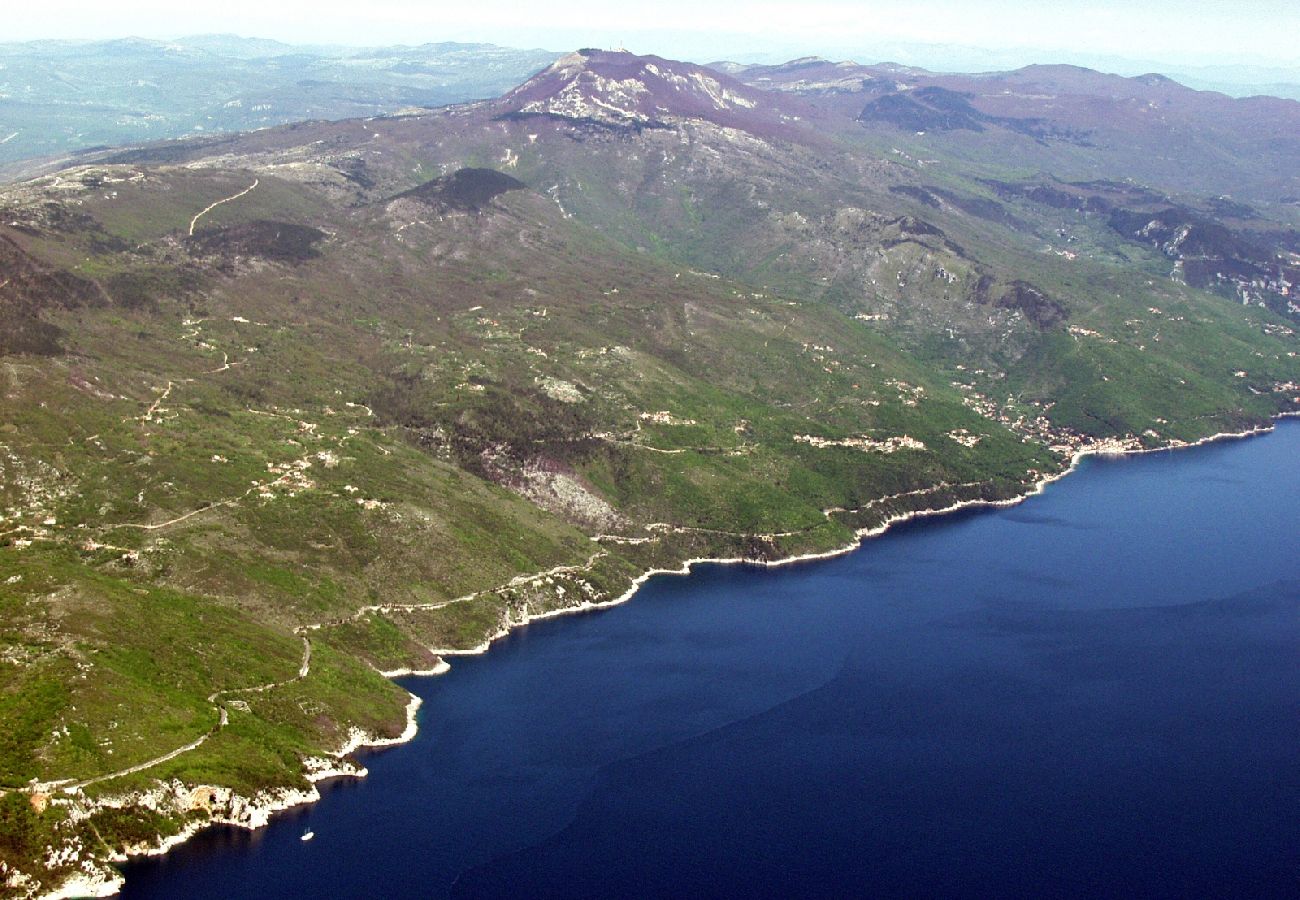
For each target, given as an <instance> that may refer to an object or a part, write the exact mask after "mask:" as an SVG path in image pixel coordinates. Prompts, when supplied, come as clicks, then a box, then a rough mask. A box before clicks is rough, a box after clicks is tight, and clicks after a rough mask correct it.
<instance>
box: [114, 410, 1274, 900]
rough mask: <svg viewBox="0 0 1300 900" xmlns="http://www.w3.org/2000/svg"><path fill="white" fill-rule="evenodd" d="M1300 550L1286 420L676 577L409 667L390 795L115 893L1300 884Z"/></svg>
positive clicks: (335, 799) (630, 892)
mask: <svg viewBox="0 0 1300 900" xmlns="http://www.w3.org/2000/svg"><path fill="white" fill-rule="evenodd" d="M1297 551H1300V422H1284V423H1282V424H1281V425H1280V426H1279V427H1278V429H1277V431H1276V432H1275V433H1273V434H1271V435H1267V436H1264V437H1258V438H1252V439H1249V440H1241V441H1229V442H1223V443H1217V444H1213V445H1209V446H1205V447H1200V448H1195V449H1190V450H1182V451H1177V452H1170V453H1158V454H1150V455H1145V456H1138V457H1127V458H1123V459H1104V460H1103V459H1090V460H1087V461H1085V462H1084V463H1083V464H1082V465H1081V467H1080V469H1079V471H1078V472H1076V473H1075V474H1073V475H1071V476H1070V477H1069V478H1066V479H1064V480H1063V481H1060V482H1058V483H1056V484H1053V485H1052V486H1050V487H1049V488H1048V489H1047V491H1046V492H1045V493H1044V494H1043V495H1041V496H1037V497H1033V498H1031V499H1029V500H1027V501H1026V502H1025V503H1023V504H1022V505H1020V506H1016V507H1013V508H1008V509H1002V510H984V511H972V512H968V513H962V514H958V515H954V516H948V517H944V518H935V519H928V520H923V521H917V522H913V523H909V524H908V525H905V526H902V527H899V528H896V529H894V530H892V531H891V532H889V533H888V534H887V535H885V536H883V537H880V538H876V539H873V540H870V541H868V542H867V543H866V544H865V545H864V546H863V547H862V548H861V549H859V550H858V551H856V552H854V553H852V554H849V555H846V556H842V557H839V558H836V559H832V560H828V561H824V562H817V563H807V564H799V565H795V566H791V567H787V568H781V569H761V568H755V567H745V566H720V565H704V566H699V567H697V568H696V570H695V571H694V573H693V574H692V575H690V576H689V577H684V578H682V577H660V578H655V579H653V580H651V581H650V582H649V583H648V584H646V586H645V587H643V588H642V590H641V591H640V592H639V593H638V594H637V595H636V597H635V599H634V600H633V601H632V602H630V603H628V604H626V605H624V606H621V607H618V608H616V609H612V610H608V611H604V612H600V613H595V614H590V615H583V616H574V617H569V618H562V619H555V620H549V621H545V622H539V623H535V624H533V625H530V626H528V627H527V628H524V629H521V630H519V631H517V632H515V633H514V634H512V635H510V636H509V637H508V638H505V639H503V640H501V641H498V642H497V643H496V644H494V645H493V647H492V650H491V652H490V653H488V654H487V655H485V656H482V657H475V658H466V659H459V660H454V661H453V667H452V671H451V672H450V674H448V675H445V676H443V677H440V678H426V679H418V678H417V679H409V680H407V681H405V682H404V683H405V684H406V685H407V687H409V688H410V690H412V691H414V692H416V693H418V694H419V695H420V696H421V697H423V698H424V701H425V703H424V707H423V709H422V711H421V714H420V725H421V727H420V733H419V736H418V737H417V738H416V739H415V740H414V741H413V742H412V743H410V744H406V745H404V746H400V747H396V748H392V749H389V750H385V751H382V752H378V753H374V754H371V755H369V756H367V757H366V758H365V762H366V764H367V765H368V766H369V768H370V776H369V777H368V778H366V779H364V780H362V781H338V782H335V783H333V784H332V785H328V786H325V789H324V794H325V796H324V799H323V800H322V801H321V802H320V803H319V804H317V805H315V806H313V807H309V808H304V809H301V810H298V811H294V812H290V813H286V814H283V815H281V816H279V817H277V818H276V819H275V820H274V822H273V823H272V824H271V826H270V827H268V828H267V829H265V830H263V831H260V832H257V833H252V834H249V833H247V832H243V831H238V830H236V829H216V830H213V831H210V832H207V833H205V834H203V835H201V836H199V837H198V838H196V839H195V840H193V841H191V842H190V843H188V844H186V845H185V846H183V847H181V848H179V849H177V850H175V851H173V852H172V853H170V854H169V855H167V856H166V857H163V858H161V859H151V860H147V861H143V862H138V863H132V864H130V865H129V866H127V867H126V875H127V881H126V887H125V890H124V892H123V897H125V898H130V900H138V898H146V897H147V898H158V897H168V898H171V897H184V898H223V900H229V898H245V897H247V898H254V897H256V898H262V897H290V898H298V897H301V898H312V900H320V898H339V897H382V898H437V897H511V898H531V897H620V898H628V897H666V896H680V897H688V896H689V897H694V896H700V897H791V896H812V897H858V896H907V897H917V896H971V895H993V896H1024V895H1030V896H1082V895H1090V896H1096V895H1105V896H1126V897H1137V896H1143V897H1151V896H1184V897H1185V896H1197V897H1205V896H1233V897H1245V896H1283V895H1290V896H1300V555H1297ZM306 829H311V830H313V831H314V832H315V839H314V840H312V841H310V842H303V841H301V840H300V839H299V838H300V836H301V835H302V833H303V832H304V831H305V830H306Z"/></svg>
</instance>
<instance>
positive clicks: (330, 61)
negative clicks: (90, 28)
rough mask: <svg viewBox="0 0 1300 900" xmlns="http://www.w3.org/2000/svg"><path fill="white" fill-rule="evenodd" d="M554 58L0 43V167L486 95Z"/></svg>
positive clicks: (439, 51) (500, 51) (194, 43)
mask: <svg viewBox="0 0 1300 900" xmlns="http://www.w3.org/2000/svg"><path fill="white" fill-rule="evenodd" d="M555 57H556V54H554V53H549V52H547V51H544V50H514V49H509V48H505V47H496V46H493V45H491V44H456V43H441V44H424V45H421V46H414V47H380V48H349V47H308V46H295V45H291V44H283V43H280V42H278V41H267V40H258V39H250V38H241V37H237V36H234V35H200V36H195V37H189V38H181V39H179V40H176V41H153V40H143V39H139V38H130V39H123V40H112V41H33V42H28V43H0V171H3V170H4V169H6V168H7V169H8V170H9V171H11V172H21V171H23V170H24V166H22V165H21V163H22V162H23V161H25V160H30V159H37V158H50V157H66V156H67V155H69V154H75V153H78V152H81V151H84V150H87V149H89V148H94V147H103V146H106V145H117V144H123V143H129V142H131V141H147V140H159V139H162V138H174V137H182V136H184V135H187V134H205V133H210V132H229V131H244V130H248V129H251V128H265V127H268V126H271V125H279V124H282V123H285V122H295V121H299V120H301V119H311V118H319V119H343V118H348V117H351V116H369V115H379V114H384V113H391V112H396V111H398V110H401V109H405V108H408V107H423V106H441V105H443V104H447V103H454V102H459V101H463V100H469V99H474V98H478V97H494V96H496V95H498V94H500V93H501V92H502V91H505V90H507V89H508V88H511V87H513V86H514V85H516V84H518V83H519V82H520V81H521V80H523V79H524V78H526V77H528V76H529V75H531V74H532V73H534V72H536V71H537V70H538V69H541V68H543V67H545V66H546V65H548V64H549V63H550V62H551V61H553V60H554V59H555Z"/></svg>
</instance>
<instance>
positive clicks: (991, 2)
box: [0, 0, 1300, 68]
mask: <svg viewBox="0 0 1300 900" xmlns="http://www.w3.org/2000/svg"><path fill="white" fill-rule="evenodd" d="M13 6H14V7H16V8H10V9H8V10H6V11H5V14H4V17H3V24H2V25H0V40H27V39H33V38H42V37H79V38H101V37H122V36H126V35H138V36H141V37H154V38H171V37H178V36H181V35H185V34H195V33H203V32H234V33H238V34H242V35H245V36H257V37H272V38H277V39H280V40H284V41H291V42H299V43H304V42H305V43H311V42H322V43H324V42H329V43H346V44H353V45H357V44H390V43H405V44H418V43H424V42H427V41H442V40H466V41H490V42H493V43H500V44H507V45H512V46H525V47H545V48H547V49H553V50H565V49H572V48H575V47H579V46H597V47H611V46H626V47H628V49H631V50H636V51H638V52H653V53H658V54H660V55H664V56H680V57H687V58H694V59H699V60H710V59H721V58H727V57H730V58H739V57H755V56H756V55H764V56H786V57H788V56H791V55H803V54H814V53H815V54H820V55H826V56H835V57H840V58H843V57H851V56H857V57H859V58H863V61H870V60H868V59H866V58H865V57H869V56H870V55H871V54H872V52H873V51H874V50H876V49H877V48H880V49H893V48H902V47H905V45H908V44H917V43H920V44H930V45H934V44H951V45H959V46H962V47H972V48H984V49H987V50H999V51H1013V52H1012V54H1011V56H1013V57H1015V58H1016V59H1018V60H1021V61H1031V60H1038V61H1050V58H1052V57H1053V56H1055V58H1065V57H1066V56H1070V57H1074V58H1078V57H1081V56H1084V57H1094V58H1103V57H1107V56H1111V57H1126V58H1129V59H1137V60H1153V61H1157V60H1158V61H1161V62H1164V63H1167V64H1170V65H1174V66H1177V65H1182V66H1190V65H1219V64H1225V63H1226V64H1234V63H1235V64H1251V65H1263V66H1268V65H1272V66H1284V67H1287V68H1300V49H1298V47H1300V43H1298V42H1297V41H1298V38H1300V0H1141V2H1135V0H968V2H953V0H808V2H772V0H753V2H747V0H660V2H653V0H650V2H646V0H641V2H636V3H631V2H617V0H615V2H610V0H606V2H595V0H548V2H544V3H536V2H534V3H522V2H511V0H468V2H463V3H454V4H453V3H443V2H436V0H435V2H419V0H360V2H358V0H219V2H209V3H191V2H186V0H37V2H24V3H15V4H14V5H13ZM900 61H903V62H908V61H910V60H906V59H900Z"/></svg>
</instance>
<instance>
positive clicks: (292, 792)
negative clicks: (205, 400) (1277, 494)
mask: <svg viewBox="0 0 1300 900" xmlns="http://www.w3.org/2000/svg"><path fill="white" fill-rule="evenodd" d="M1289 418H1300V411H1288V412H1282V413H1278V414H1277V415H1275V416H1274V417H1273V419H1272V421H1270V422H1269V423H1268V424H1266V425H1260V426H1257V427H1254V428H1251V429H1247V430H1244V431H1240V432H1219V433H1216V434H1214V435H1209V436H1207V437H1204V438H1200V439H1198V440H1196V441H1191V442H1176V443H1171V444H1168V445H1166V446H1162V447H1149V448H1148V447H1125V446H1123V445H1122V443H1121V442H1120V441H1118V440H1114V439H1113V440H1112V441H1109V442H1101V443H1099V444H1097V445H1093V446H1089V447H1085V448H1082V449H1080V450H1077V451H1075V452H1074V453H1073V454H1072V456H1071V457H1070V461H1069V464H1068V465H1067V466H1066V467H1065V468H1063V469H1062V470H1060V471H1059V472H1056V473H1054V474H1051V475H1045V476H1043V477H1041V478H1039V479H1038V480H1037V481H1035V482H1034V483H1033V484H1032V485H1031V486H1029V487H1028V488H1027V489H1026V490H1025V491H1024V493H1021V494H1018V495H1016V496H1014V497H1009V498H1006V499H1002V500H983V499H980V500H964V501H958V502H956V503H953V504H950V505H948V506H945V507H941V508H936V509H921V510H912V511H908V512H905V513H897V514H894V515H891V516H888V517H887V518H886V519H885V520H884V521H882V522H881V523H879V524H877V525H874V526H871V527H869V528H860V529H856V530H855V531H854V535H853V538H852V539H851V540H849V541H848V542H847V543H846V544H844V545H843V546H841V547H838V548H834V549H831V550H826V551H820V552H815V553H805V554H795V555H792V556H787V557H781V558H779V559H772V560H759V559H750V558H744V557H693V558H690V559H687V560H684V561H683V562H682V563H681V565H680V566H678V567H677V568H673V569H663V568H655V569H650V570H647V571H646V572H643V573H642V574H640V575H638V576H637V577H636V578H634V579H633V580H632V582H631V584H630V585H629V586H628V588H627V589H626V590H625V591H624V592H623V593H622V594H620V595H619V596H618V597H615V598H612V599H609V600H600V601H594V602H593V601H591V600H584V601H583V602H581V603H579V604H575V605H573V606H565V607H560V608H557V609H550V610H546V611H543V612H538V613H527V612H525V613H524V615H523V616H522V618H520V619H518V620H515V619H512V618H510V615H509V612H508V611H507V617H506V620H505V622H504V623H503V624H502V626H501V628H500V629H498V630H497V631H496V632H494V633H493V634H492V635H490V636H489V637H488V638H487V639H485V640H484V641H483V642H482V643H481V644H478V645H476V646H474V647H472V648H469V649H447V650H440V649H431V650H430V652H431V653H432V654H434V655H435V656H436V657H437V658H438V662H437V664H435V665H434V666H433V667H432V668H429V669H423V670H412V669H408V668H400V669H394V670H389V671H381V672H380V674H381V675H383V676H384V677H386V678H399V677H416V676H418V677H433V676H438V675H443V674H445V673H446V672H448V671H449V670H450V669H451V664H450V663H449V662H447V659H446V658H447V657H455V656H473V655H480V654H483V653H486V652H487V651H488V650H489V649H491V646H492V643H493V642H495V641H496V640H498V639H499V638H502V637H505V636H507V635H508V634H509V633H510V632H511V631H512V630H513V629H515V628H518V627H521V626H524V625H528V624H529V623H531V622H534V621H542V620H545V619H552V618H558V617H560V616H568V615H576V614H580V613H586V612H592V611H596V610H603V609H609V608H612V607H615V606H620V605H622V604H623V603H626V602H628V601H630V600H631V599H632V598H633V597H634V596H635V595H636V593H637V591H639V590H640V588H641V586H642V585H644V584H645V583H646V582H648V581H649V580H650V579H651V578H653V577H655V576H657V575H689V574H690V573H691V570H692V568H693V567H694V566H695V565H697V564H704V563H711V564H718V565H750V566H756V567H763V568H776V567H781V566H790V565H795V564H798V563H803V562H815V561H819V560H826V559H832V558H834V557H838V556H843V555H845V554H848V553H852V552H854V551H855V550H858V549H860V548H861V547H862V546H863V544H864V543H865V541H867V540H868V539H870V538H874V537H879V536H881V535H884V534H885V533H887V532H888V531H889V529H891V528H892V527H894V526H895V525H897V524H899V523H901V522H908V521H911V520H913V519H922V518H930V517H936V516H943V515H948V514H950V513H954V512H959V511H961V510H965V509H980V508H1007V507H1012V506H1017V505H1019V504H1020V503H1023V502H1024V501H1025V500H1027V499H1029V498H1031V497H1034V496H1037V495H1039V494H1042V493H1043V492H1044V491H1045V490H1046V489H1047V487H1048V486H1049V485H1051V484H1053V483H1055V482H1057V481H1060V480H1061V479H1063V478H1065V477H1066V476H1067V475H1070V474H1071V473H1073V472H1074V471H1076V470H1077V469H1078V467H1079V465H1080V464H1081V463H1082V461H1083V460H1084V459H1085V458H1086V457H1089V456H1103V457H1122V456H1129V455H1141V454H1150V453H1159V452H1168V451H1174V450H1182V449H1188V448H1193V447H1200V446H1204V445H1207V444H1211V443H1217V442H1220V441H1226V440H1239V439H1244V438H1248V437H1255V436H1259V435H1263V434H1269V433H1271V432H1273V431H1274V430H1275V429H1276V427H1277V422H1278V421H1280V420H1283V419H1289ZM408 697H409V700H408V702H407V706H406V726H405V728H404V729H403V731H402V732H401V733H400V734H399V735H397V736H396V737H391V738H385V737H377V736H374V735H371V734H368V733H367V732H365V731H363V730H362V729H360V728H359V727H357V726H352V727H351V728H350V729H349V731H348V733H347V737H346V739H345V741H344V743H343V745H342V746H341V747H340V748H339V749H338V750H336V751H333V752H331V753H330V754H329V756H328V757H307V758H304V760H303V777H304V779H305V780H306V781H307V782H308V785H307V787H306V789H302V788H279V789H272V790H268V791H262V792H259V793H258V794H255V795H253V796H252V797H243V796H241V795H238V794H235V793H234V792H233V791H231V790H230V789H228V788H211V787H206V786H200V787H196V788H187V787H185V786H184V785H181V784H180V783H179V782H175V783H160V784H159V786H158V787H157V788H155V789H151V790H150V791H147V792H144V793H138V792H137V793H132V794H126V795H122V796H119V797H114V798H109V799H108V800H103V799H101V800H99V801H95V802H93V803H91V804H90V808H92V809H93V808H98V807H99V806H125V805H129V804H136V803H139V804H143V805H145V806H151V805H154V804H157V803H171V804H173V808H174V809H180V808H181V807H180V806H179V805H178V804H179V803H181V802H182V798H189V800H190V802H192V798H193V797H194V796H195V795H196V794H197V793H199V792H204V793H210V794H211V796H212V797H213V799H214V801H215V800H216V798H217V797H218V796H220V798H221V801H220V802H221V805H222V806H223V807H225V809H226V811H227V812H226V813H225V814H217V815H213V816H211V817H210V818H207V819H205V820H202V821H194V822H191V823H189V824H187V825H186V826H185V827H184V828H182V829H181V830H180V831H179V832H177V833H176V834H174V835H171V836H169V837H167V838H163V839H162V840H160V841H159V842H157V843H156V844H153V845H149V846H138V847H132V848H129V849H128V851H127V852H126V853H124V854H116V855H114V856H113V857H111V858H110V860H109V861H110V862H113V863H120V862H125V861H126V860H127V859H128V858H133V857H143V856H159V855H162V854H165V853H167V852H168V851H170V850H171V849H172V848H174V847H176V846H178V845H180V844H182V843H184V842H185V841H187V840H189V839H190V838H191V837H193V836H194V835H195V834H198V833H199V832H200V831H202V830H204V829H205V828H207V827H209V826H211V825H223V824H224V825H233V826H236V827H240V828H246V829H248V830H257V829H260V828H262V827H264V826H266V825H267V824H269V822H270V820H271V817H272V816H273V815H274V814H275V813H277V812H280V811H282V810H286V809H290V808H293V807H297V806H302V805H305V804H308V803H314V802H316V801H317V800H319V799H320V798H321V795H320V791H319V790H318V789H317V787H316V785H317V783H318V782H320V781H325V780H328V779H332V778H343V777H348V778H363V777H365V776H366V775H368V774H369V773H368V770H367V769H366V768H365V766H363V765H360V764H358V763H356V762H354V761H352V760H350V759H348V757H349V756H350V755H351V754H353V753H355V752H357V751H359V750H366V749H382V748H385V747H391V746H396V745H399V744H404V743H407V742H409V741H411V740H413V739H414V738H415V737H416V735H417V734H418V731H419V724H418V712H419V709H420V707H421V705H422V703H423V701H422V700H421V698H420V697H418V696H417V695H415V694H413V693H410V692H408ZM190 808H193V807H190ZM65 861H66V862H72V863H76V864H77V867H78V870H77V872H76V873H75V874H74V875H72V876H71V877H70V878H68V879H66V880H65V881H64V882H63V883H62V884H60V885H59V886H58V887H57V888H55V889H54V890H52V891H48V892H46V893H43V894H40V895H28V896H37V897H39V900H74V898H80V897H96V898H99V897H111V896H113V895H115V894H117V893H118V892H119V891H120V890H121V888H122V886H123V884H124V883H125V880H124V877H123V876H122V873H121V872H120V871H119V870H118V869H117V868H116V867H114V866H111V865H106V864H104V863H102V862H99V861H98V860H95V859H94V858H93V857H87V858H85V859H80V858H79V856H78V854H76V853H74V854H73V855H72V856H71V858H69V859H67V860H65Z"/></svg>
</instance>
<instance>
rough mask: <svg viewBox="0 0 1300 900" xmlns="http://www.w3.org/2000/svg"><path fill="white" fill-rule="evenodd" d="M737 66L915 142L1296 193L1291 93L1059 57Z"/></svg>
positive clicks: (1207, 187)
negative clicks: (970, 67)
mask: <svg viewBox="0 0 1300 900" xmlns="http://www.w3.org/2000/svg"><path fill="white" fill-rule="evenodd" d="M729 70H730V72H731V74H732V75H733V76H734V77H737V78H739V79H740V80H742V81H744V82H746V83H748V84H752V85H754V86H755V87H761V88H763V89H766V90H774V91H783V92H789V93H794V94H796V95H798V96H800V97H803V98H805V99H808V100H812V101H815V102H816V103H817V104H818V105H820V106H824V107H829V108H833V109H836V110H838V111H840V112H841V113H842V114H844V115H849V114H852V115H855V116H857V117H858V118H859V121H861V122H862V123H864V125H865V126H866V127H868V128H871V129H873V130H877V131H879V132H880V133H881V134H882V135H883V134H888V133H889V132H890V131H891V130H892V131H902V132H911V133H913V134H912V135H911V136H912V137H917V135H915V134H914V133H915V132H925V134H924V135H920V137H924V138H926V140H921V141H916V142H911V141H909V144H914V146H916V147H917V148H918V149H919V148H921V147H928V146H931V145H934V144H936V143H937V144H939V145H940V146H942V147H943V148H944V149H946V150H948V151H950V152H953V153H957V154H959V155H960V156H961V157H962V158H963V161H964V162H965V163H966V164H968V165H974V164H979V163H981V162H984V161H987V158H988V155H989V154H990V153H992V152H995V151H996V150H998V149H1001V150H1006V149H1009V148H1014V150H1015V151H1016V153H1017V154H1018V155H1019V156H1020V158H1021V161H1022V163H1023V164H1024V165H1027V166H1035V167H1039V168H1041V169H1042V170H1043V171H1049V172H1052V173H1053V174H1054V175H1057V176H1060V177H1067V176H1068V177H1071V178H1078V179H1083V178H1096V177H1098V173H1099V172H1108V173H1112V174H1114V173H1123V174H1124V177H1128V178H1132V179H1134V180H1137V181H1140V182H1143V183H1146V184H1149V185H1159V186H1161V187H1163V188H1165V189H1169V190H1178V191H1188V192H1194V193H1202V194H1204V193H1215V194H1233V195H1240V198H1241V199H1245V200H1256V201H1261V202H1273V201H1277V200H1278V199H1280V198H1283V197H1294V196H1296V195H1298V194H1300V176H1297V175H1296V172H1297V168H1296V165H1297V162H1300V149H1297V146H1296V142H1295V141H1294V140H1292V139H1291V136H1292V135H1294V134H1295V133H1296V131H1297V129H1300V103H1297V102H1296V101H1294V100H1287V99H1281V98H1277V97H1245V98H1233V97H1228V96H1226V95H1224V94H1218V93H1215V92H1212V91H1197V90H1193V89H1191V88H1189V87H1185V86H1183V85H1181V84H1179V83H1178V82H1176V81H1173V80H1172V79H1170V78H1167V77H1165V76H1163V75H1157V74H1147V75H1140V76H1137V77H1132V78H1124V77H1121V76H1118V75H1107V74H1104V73H1101V72H1096V71H1093V70H1091V69H1085V68H1081V67H1078V66H1063V65H1036V66H1027V67H1025V68H1022V69H1017V70H1015V71H1011V72H989V73H981V74H978V75H959V74H940V73H934V72H927V71H925V70H924V69H916V68H909V67H905V66H897V65H892V64H888V63H886V64H881V65H874V66H861V65H856V64H853V63H832V62H828V61H826V60H821V59H815V58H814V59H805V60H796V61H794V62H792V63H788V64H786V65H781V66H750V67H729ZM1007 132H1012V133H1014V134H1017V135H1019V137H1018V138H1016V137H1012V136H1011V135H1008V134H1007ZM1026 139H1028V140H1026ZM1008 142H1010V143H1008ZM1069 145H1073V146H1075V147H1078V148H1079V150H1078V151H1075V150H1071V149H1070V147H1069Z"/></svg>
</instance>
